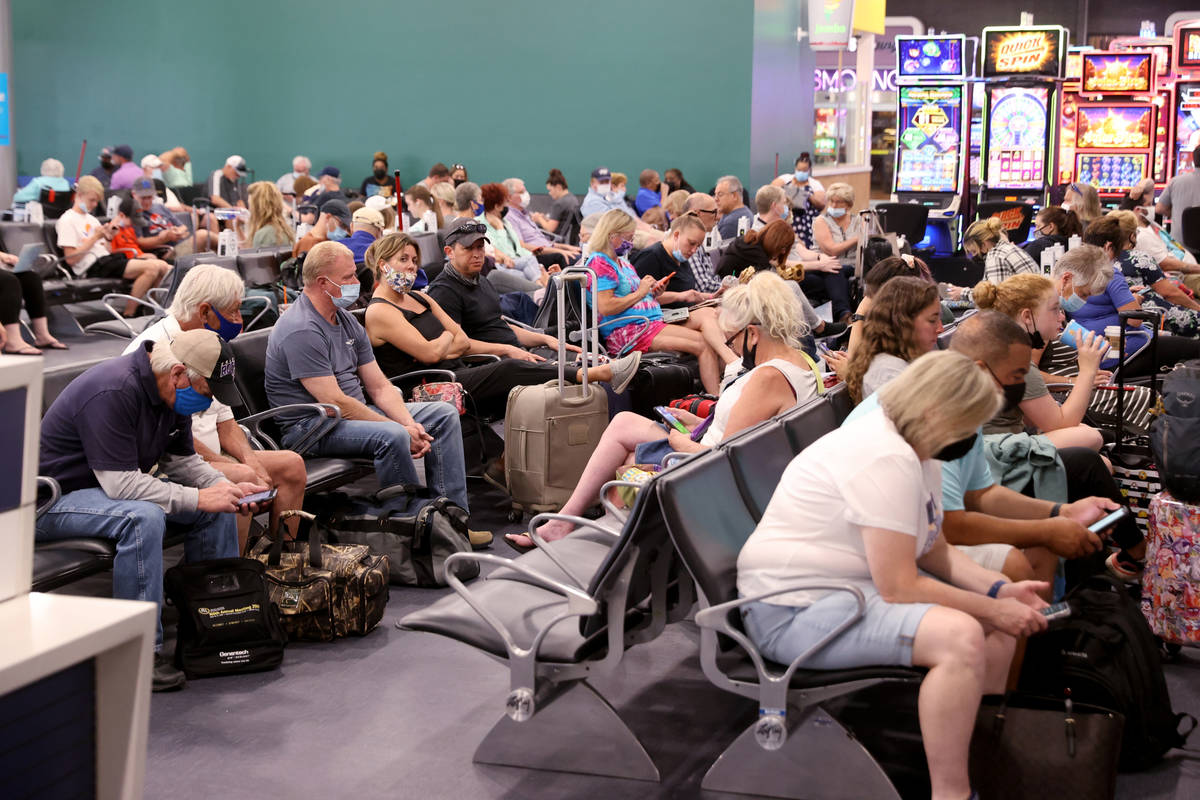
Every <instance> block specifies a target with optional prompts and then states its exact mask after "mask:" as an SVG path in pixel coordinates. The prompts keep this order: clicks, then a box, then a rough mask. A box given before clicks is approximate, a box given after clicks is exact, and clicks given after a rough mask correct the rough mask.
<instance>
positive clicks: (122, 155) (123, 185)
mask: <svg viewBox="0 0 1200 800" xmlns="http://www.w3.org/2000/svg"><path fill="white" fill-rule="evenodd" d="M112 161H113V164H114V165H115V166H116V169H115V170H114V171H113V174H112V178H111V179H110V180H109V182H108V188H109V189H112V190H113V191H114V192H115V191H119V190H121V189H128V188H129V187H130V186H132V185H133V182H134V181H136V180H137V179H138V178H140V177H142V168H141V167H139V166H138V165H137V164H136V163H135V162H134V160H133V148H132V147H130V146H129V145H127V144H119V145H117V146H116V147H114V148H113V151H112Z"/></svg>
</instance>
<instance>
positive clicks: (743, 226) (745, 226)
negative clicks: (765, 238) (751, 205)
mask: <svg viewBox="0 0 1200 800" xmlns="http://www.w3.org/2000/svg"><path fill="white" fill-rule="evenodd" d="M748 230H750V217H741V218H740V219H738V224H737V235H738V236H742V235H744V234H745V233H746V231H748Z"/></svg>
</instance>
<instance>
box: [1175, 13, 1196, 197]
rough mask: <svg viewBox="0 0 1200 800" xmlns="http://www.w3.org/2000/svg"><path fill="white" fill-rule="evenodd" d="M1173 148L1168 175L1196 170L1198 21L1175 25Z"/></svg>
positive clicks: (1187, 21) (1193, 20)
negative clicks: (1193, 160)
mask: <svg viewBox="0 0 1200 800" xmlns="http://www.w3.org/2000/svg"><path fill="white" fill-rule="evenodd" d="M1174 45H1175V69H1174V72H1175V89H1174V96H1173V97H1172V101H1173V104H1174V108H1175V115H1174V116H1175V119H1174V135H1175V137H1174V138H1175V142H1174V144H1175V146H1174V152H1173V153H1172V154H1171V155H1172V159H1171V162H1172V163H1171V175H1172V176H1174V175H1178V174H1180V173H1182V172H1187V171H1188V170H1190V169H1194V168H1195V167H1196V165H1195V164H1193V163H1192V151H1193V150H1195V149H1196V147H1197V146H1198V145H1200V19H1192V20H1186V21H1184V22H1180V23H1179V24H1177V25H1176V26H1175V36H1174Z"/></svg>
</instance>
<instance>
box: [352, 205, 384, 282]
mask: <svg viewBox="0 0 1200 800" xmlns="http://www.w3.org/2000/svg"><path fill="white" fill-rule="evenodd" d="M385 225H386V223H385V222H384V221H383V214H381V213H379V211H378V210H377V209H374V208H367V207H366V206H363V207H362V208H359V209H356V210H355V211H354V213H353V214H352V215H351V217H350V238H349V239H347V240H346V241H345V245H346V247H348V248H349V249H350V255H352V256H353V257H354V264H355V266H360V267H361V266H362V263H363V259H364V257H365V256H366V254H367V248H368V247H370V246H371V245H373V244H375V240H376V239H378V238H379V237H380V236H381V235H382V234H383V229H384V227H385ZM370 288H371V287H370V284H369V283H368V282H367V281H366V280H364V281H363V289H364V291H366V292H367V293H369V292H370Z"/></svg>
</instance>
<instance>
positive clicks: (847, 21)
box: [808, 0, 855, 50]
mask: <svg viewBox="0 0 1200 800" xmlns="http://www.w3.org/2000/svg"><path fill="white" fill-rule="evenodd" d="M854 2H855V0H809V3H808V41H809V45H810V46H811V47H812V49H813V50H842V49H844V48H845V47H846V45H847V44H849V43H850V36H851V34H852V32H853V31H852V29H853V27H854Z"/></svg>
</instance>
